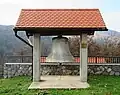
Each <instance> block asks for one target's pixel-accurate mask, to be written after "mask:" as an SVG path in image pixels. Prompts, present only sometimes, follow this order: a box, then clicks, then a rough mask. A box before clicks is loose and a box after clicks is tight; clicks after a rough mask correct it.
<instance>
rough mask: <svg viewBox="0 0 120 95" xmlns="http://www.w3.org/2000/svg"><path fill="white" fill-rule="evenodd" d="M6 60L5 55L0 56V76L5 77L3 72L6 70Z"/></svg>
mask: <svg viewBox="0 0 120 95" xmlns="http://www.w3.org/2000/svg"><path fill="white" fill-rule="evenodd" d="M3 64H4V60H3V57H1V56H0V78H3V72H4V65H3Z"/></svg>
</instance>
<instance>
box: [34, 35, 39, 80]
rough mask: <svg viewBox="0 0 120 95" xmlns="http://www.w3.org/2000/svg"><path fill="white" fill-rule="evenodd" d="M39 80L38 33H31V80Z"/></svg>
mask: <svg viewBox="0 0 120 95" xmlns="http://www.w3.org/2000/svg"><path fill="white" fill-rule="evenodd" d="M39 81H40V34H33V82H39Z"/></svg>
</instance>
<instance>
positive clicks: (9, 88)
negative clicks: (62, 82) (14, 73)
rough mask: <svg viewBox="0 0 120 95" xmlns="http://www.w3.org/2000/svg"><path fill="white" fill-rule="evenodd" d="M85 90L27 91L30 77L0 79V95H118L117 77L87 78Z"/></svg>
mask: <svg viewBox="0 0 120 95" xmlns="http://www.w3.org/2000/svg"><path fill="white" fill-rule="evenodd" d="M88 82H89V84H90V87H89V88H87V89H74V90H70V89H67V90H65V89H62V90H57V89H50V90H28V87H29V85H30V84H31V78H30V77H24V76H21V77H15V78H9V79H0V95H119V93H120V77H119V76H89V78H88Z"/></svg>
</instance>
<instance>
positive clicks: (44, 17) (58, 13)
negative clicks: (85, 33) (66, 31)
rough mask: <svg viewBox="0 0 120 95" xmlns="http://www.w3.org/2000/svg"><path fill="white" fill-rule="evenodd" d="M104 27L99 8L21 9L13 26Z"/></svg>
mask: <svg viewBox="0 0 120 95" xmlns="http://www.w3.org/2000/svg"><path fill="white" fill-rule="evenodd" d="M29 27H30V28H31V27H32V28H106V26H105V23H104V21H103V18H102V16H101V14H100V11H99V9H22V11H21V13H20V16H19V18H18V21H17V23H16V26H15V28H29Z"/></svg>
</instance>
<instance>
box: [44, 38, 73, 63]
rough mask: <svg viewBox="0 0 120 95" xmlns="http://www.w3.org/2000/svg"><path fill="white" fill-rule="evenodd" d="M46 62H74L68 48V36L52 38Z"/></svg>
mask: <svg viewBox="0 0 120 95" xmlns="http://www.w3.org/2000/svg"><path fill="white" fill-rule="evenodd" d="M46 62H74V57H73V56H72V54H71V52H70V50H69V44H68V38H66V37H62V36H58V37H54V38H52V49H51V53H50V54H49V55H48V57H47V58H46Z"/></svg>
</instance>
